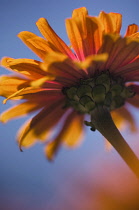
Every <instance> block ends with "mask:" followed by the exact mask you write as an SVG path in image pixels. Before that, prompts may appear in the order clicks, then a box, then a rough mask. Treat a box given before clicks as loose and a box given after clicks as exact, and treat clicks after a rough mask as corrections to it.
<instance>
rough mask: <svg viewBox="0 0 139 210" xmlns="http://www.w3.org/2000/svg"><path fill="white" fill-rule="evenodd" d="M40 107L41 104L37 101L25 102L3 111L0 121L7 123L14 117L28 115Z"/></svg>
mask: <svg viewBox="0 0 139 210" xmlns="http://www.w3.org/2000/svg"><path fill="white" fill-rule="evenodd" d="M39 107H41V106H40V105H39V104H37V103H36V104H35V103H31V102H24V103H22V104H19V105H16V106H14V107H12V108H10V109H8V110H6V111H5V112H3V113H2V114H1V116H0V121H1V122H3V123H6V122H8V121H9V120H12V119H13V118H17V117H21V116H24V115H27V114H28V113H30V112H32V111H35V110H37V109H38V108H39Z"/></svg>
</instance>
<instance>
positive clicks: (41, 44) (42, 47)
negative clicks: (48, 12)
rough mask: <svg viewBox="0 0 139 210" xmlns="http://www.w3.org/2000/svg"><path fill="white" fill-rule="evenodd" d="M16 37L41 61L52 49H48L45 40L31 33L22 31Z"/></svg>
mask: <svg viewBox="0 0 139 210" xmlns="http://www.w3.org/2000/svg"><path fill="white" fill-rule="evenodd" d="M18 37H19V38H20V39H21V40H22V41H23V42H24V44H26V45H27V46H28V47H29V48H30V49H31V50H32V51H33V52H34V53H36V55H38V56H39V57H40V58H41V59H42V60H43V59H44V58H45V55H46V53H47V52H49V51H52V48H50V46H49V45H48V44H47V41H46V40H44V39H43V38H41V37H38V36H36V35H35V34H33V33H31V32H28V31H22V32H20V33H19V34H18Z"/></svg>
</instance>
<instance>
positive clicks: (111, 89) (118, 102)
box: [63, 71, 135, 114]
mask: <svg viewBox="0 0 139 210" xmlns="http://www.w3.org/2000/svg"><path fill="white" fill-rule="evenodd" d="M63 93H64V94H65V95H66V96H67V102H66V105H65V106H66V107H73V108H74V109H75V110H76V111H78V112H80V113H83V114H85V113H88V114H90V113H91V112H92V111H93V110H94V109H95V108H96V107H97V106H98V105H101V106H105V107H107V109H108V110H109V111H111V110H114V109H117V108H119V107H121V106H123V105H124V103H125V101H126V99H127V98H130V97H133V96H134V94H135V93H134V92H133V90H132V89H131V87H130V86H128V87H127V86H125V83H124V81H123V79H122V78H121V77H117V78H114V77H112V75H110V73H109V71H105V72H102V73H100V74H97V75H96V76H94V77H93V78H89V79H81V80H80V82H79V84H78V85H75V86H72V87H68V88H64V89H63Z"/></svg>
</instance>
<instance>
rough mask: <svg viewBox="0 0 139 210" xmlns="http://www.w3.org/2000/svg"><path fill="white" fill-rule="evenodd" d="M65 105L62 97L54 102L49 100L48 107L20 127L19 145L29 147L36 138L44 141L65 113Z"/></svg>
mask: <svg viewBox="0 0 139 210" xmlns="http://www.w3.org/2000/svg"><path fill="white" fill-rule="evenodd" d="M63 105H64V104H63V102H62V100H61V99H59V100H57V101H56V102H55V103H53V104H52V101H48V103H47V104H46V107H45V108H44V109H43V110H42V111H40V112H39V114H37V115H36V116H35V117H33V118H32V119H31V120H30V121H29V122H28V123H26V124H25V125H24V126H23V127H22V128H21V129H20V131H19V133H18V137H17V139H18V142H19V146H20V147H22V146H23V147H29V146H31V145H32V144H33V143H35V142H36V140H42V141H44V140H45V139H46V138H47V137H48V135H49V134H50V132H51V130H52V128H53V127H54V126H55V125H56V124H57V123H58V121H59V120H60V118H61V117H62V115H63V114H64V113H65V109H63V108H62V106H63Z"/></svg>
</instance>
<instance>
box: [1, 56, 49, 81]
mask: <svg viewBox="0 0 139 210" xmlns="http://www.w3.org/2000/svg"><path fill="white" fill-rule="evenodd" d="M40 63H41V62H39V61H36V60H32V59H25V58H24V59H14V58H8V57H5V58H3V59H2V60H1V65H2V66H4V67H6V68H8V69H10V70H13V71H15V72H18V73H21V74H23V75H25V76H27V77H29V78H32V79H36V78H37V79H39V78H41V77H42V76H46V72H44V71H42V69H41V68H40Z"/></svg>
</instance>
